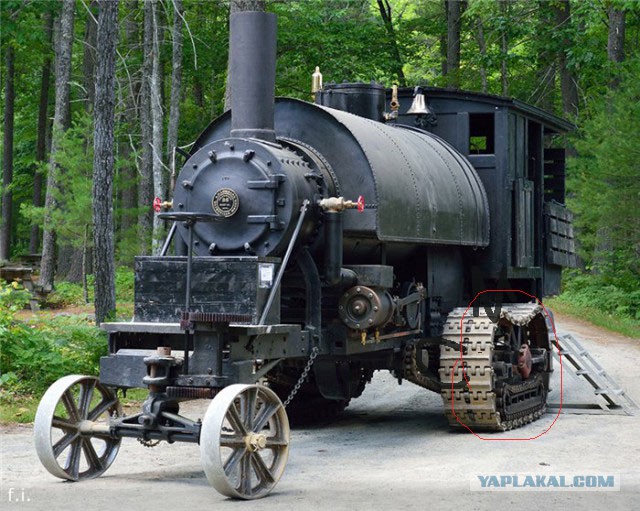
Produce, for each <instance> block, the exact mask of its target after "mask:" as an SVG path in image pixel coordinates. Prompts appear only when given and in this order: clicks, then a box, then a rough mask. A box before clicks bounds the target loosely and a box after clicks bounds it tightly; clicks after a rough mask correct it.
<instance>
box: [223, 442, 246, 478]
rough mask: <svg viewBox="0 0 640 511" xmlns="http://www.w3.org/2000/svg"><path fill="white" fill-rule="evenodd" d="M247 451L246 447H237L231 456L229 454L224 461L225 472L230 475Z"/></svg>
mask: <svg viewBox="0 0 640 511" xmlns="http://www.w3.org/2000/svg"><path fill="white" fill-rule="evenodd" d="M246 452H247V449H246V448H245V447H242V448H240V449H236V450H235V451H233V453H231V456H229V457H228V458H227V461H225V462H224V472H225V474H227V475H229V474H231V473H232V472H233V471H234V470H235V469H236V466H237V465H238V462H239V461H240V460H241V459H242V457H243V456H244V455H245V453H246Z"/></svg>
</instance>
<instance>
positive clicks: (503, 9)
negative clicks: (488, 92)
mask: <svg viewBox="0 0 640 511" xmlns="http://www.w3.org/2000/svg"><path fill="white" fill-rule="evenodd" d="M498 5H499V6H500V15H501V16H502V18H503V20H504V22H503V24H502V31H501V32H502V33H501V34H500V49H501V53H502V56H501V62H500V81H501V83H502V95H503V96H507V95H508V94H509V77H508V75H507V69H508V66H507V58H508V56H509V37H508V34H507V28H506V27H507V22H506V20H507V17H508V16H509V2H508V1H507V0H498Z"/></svg>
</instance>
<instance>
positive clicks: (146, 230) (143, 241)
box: [138, 2, 153, 254]
mask: <svg viewBox="0 0 640 511" xmlns="http://www.w3.org/2000/svg"><path fill="white" fill-rule="evenodd" d="M143 41H144V42H143V52H144V57H143V62H142V77H141V82H140V83H141V87H140V103H139V104H140V135H141V137H140V139H141V146H142V160H141V162H140V180H139V182H138V209H139V211H140V213H139V215H140V216H139V218H138V238H139V240H140V253H142V254H148V253H149V248H150V241H151V229H152V217H151V215H152V212H153V210H152V209H151V203H152V201H153V177H152V176H153V174H152V172H153V152H152V149H151V143H152V129H151V86H150V81H151V70H152V67H153V8H152V5H151V2H144V36H143Z"/></svg>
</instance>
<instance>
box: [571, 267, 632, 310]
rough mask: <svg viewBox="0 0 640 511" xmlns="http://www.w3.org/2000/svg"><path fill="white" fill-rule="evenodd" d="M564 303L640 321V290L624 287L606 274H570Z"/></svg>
mask: <svg viewBox="0 0 640 511" xmlns="http://www.w3.org/2000/svg"><path fill="white" fill-rule="evenodd" d="M561 297H562V299H563V300H564V301H565V302H568V303H572V304H574V305H577V306H579V307H591V308H594V309H599V310H601V311H603V312H606V313H607V314H612V315H615V316H619V317H626V318H631V319H636V320H640V287H637V286H636V287H635V289H630V288H629V286H628V285H625V286H624V287H622V286H621V285H619V284H616V283H614V280H613V279H611V278H609V277H608V276H606V275H604V274H597V275H592V274H588V273H583V272H580V271H576V270H572V271H567V272H566V274H565V284H564V289H563V292H562V295H561Z"/></svg>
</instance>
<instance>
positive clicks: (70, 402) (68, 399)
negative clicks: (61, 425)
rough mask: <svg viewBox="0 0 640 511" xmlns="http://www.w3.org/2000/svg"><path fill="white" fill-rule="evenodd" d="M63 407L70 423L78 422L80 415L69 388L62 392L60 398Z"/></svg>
mask: <svg viewBox="0 0 640 511" xmlns="http://www.w3.org/2000/svg"><path fill="white" fill-rule="evenodd" d="M60 400H61V401H62V403H63V404H64V407H65V408H66V409H67V413H68V414H69V418H70V419H71V420H72V421H75V422H80V420H81V419H80V414H79V413H78V407H77V405H76V402H75V399H74V398H73V394H72V393H71V392H70V388H68V389H67V390H65V391H64V394H62V397H61V398H60Z"/></svg>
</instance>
